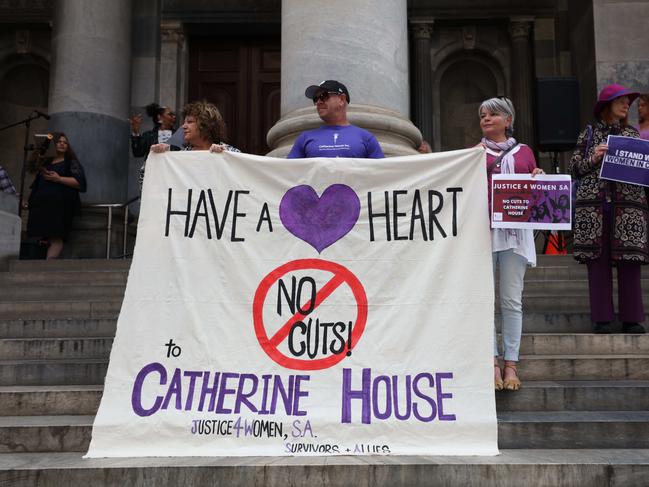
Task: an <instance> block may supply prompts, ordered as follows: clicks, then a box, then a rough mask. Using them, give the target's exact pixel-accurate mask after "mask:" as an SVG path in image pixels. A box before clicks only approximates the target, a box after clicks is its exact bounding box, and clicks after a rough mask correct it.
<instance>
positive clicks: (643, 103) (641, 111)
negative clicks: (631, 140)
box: [638, 93, 649, 140]
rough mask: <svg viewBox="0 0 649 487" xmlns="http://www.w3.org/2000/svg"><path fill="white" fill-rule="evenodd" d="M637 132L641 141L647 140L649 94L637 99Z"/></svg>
mask: <svg viewBox="0 0 649 487" xmlns="http://www.w3.org/2000/svg"><path fill="white" fill-rule="evenodd" d="M638 132H640V138H641V139H645V140H649V93H645V94H643V95H640V96H639V97H638Z"/></svg>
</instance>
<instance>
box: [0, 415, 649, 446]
mask: <svg viewBox="0 0 649 487" xmlns="http://www.w3.org/2000/svg"><path fill="white" fill-rule="evenodd" d="M93 420H94V416H92V415H84V416H81V415H71V416H67V415H62V416H0V453H18V452H70V451H79V452H81V451H86V450H87V448H88V445H89V444H90V437H91V431H92V423H93ZM498 445H499V448H507V449H510V448H521V449H525V448H563V449H572V448H642V449H646V448H647V447H648V445H649V412H647V411H604V412H601V411H596V412H592V411H551V412H538V411H534V412H501V413H498Z"/></svg>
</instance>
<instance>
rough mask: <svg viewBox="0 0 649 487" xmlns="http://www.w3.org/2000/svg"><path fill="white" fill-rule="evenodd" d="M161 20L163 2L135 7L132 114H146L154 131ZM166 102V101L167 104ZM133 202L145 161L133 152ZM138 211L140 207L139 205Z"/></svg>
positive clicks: (150, 0) (145, 126) (142, 1)
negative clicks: (151, 109)
mask: <svg viewBox="0 0 649 487" xmlns="http://www.w3.org/2000/svg"><path fill="white" fill-rule="evenodd" d="M160 19H161V0H139V1H137V2H135V3H134V4H133V28H132V35H131V39H132V42H131V112H132V113H140V114H142V116H143V118H144V120H143V123H142V128H141V131H142V132H143V131H145V130H149V128H151V125H152V124H151V119H150V118H148V117H147V115H146V106H147V105H148V104H149V103H152V102H158V103H159V99H158V95H159V91H160ZM163 103H164V102H163ZM129 155H130V156H129V157H130V164H129V177H128V196H129V199H130V198H131V197H133V196H136V195H138V194H139V193H140V187H139V184H138V176H139V172H140V166H142V159H141V158H135V157H133V154H132V153H131V152H130V151H129ZM135 207H136V208H139V205H137V204H135Z"/></svg>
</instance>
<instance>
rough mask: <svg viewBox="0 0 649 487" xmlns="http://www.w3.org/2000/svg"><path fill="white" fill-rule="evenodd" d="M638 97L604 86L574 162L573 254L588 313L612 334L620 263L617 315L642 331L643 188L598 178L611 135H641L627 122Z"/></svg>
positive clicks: (646, 217)
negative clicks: (582, 275) (580, 267)
mask: <svg viewBox="0 0 649 487" xmlns="http://www.w3.org/2000/svg"><path fill="white" fill-rule="evenodd" d="M637 97H638V93H635V92H632V91H630V90H628V89H626V88H625V87H623V86H620V85H617V84H613V85H608V86H606V87H605V88H604V89H603V90H602V91H601V92H600V94H599V98H598V100H597V103H596V104H595V109H594V114H595V119H596V122H595V124H594V125H592V126H590V125H589V126H588V127H587V128H586V130H584V131H583V132H582V133H581V134H580V135H579V138H578V139H577V147H576V149H575V151H574V153H573V155H572V159H571V161H570V167H571V172H572V174H573V177H575V178H577V179H578V180H579V188H578V190H577V199H576V202H575V221H574V224H573V236H574V245H573V254H574V257H575V259H577V260H578V261H580V262H585V263H586V265H587V266H588V289H589V297H590V313H591V319H592V321H593V331H594V332H595V333H611V322H612V321H613V319H614V311H613V283H612V280H613V266H614V265H615V266H617V280H618V303H619V309H618V312H619V320H620V321H621V322H622V331H623V332H624V333H644V332H645V329H644V327H643V326H642V325H641V324H640V322H642V321H644V307H643V304H642V288H641V281H640V265H641V264H646V263H647V262H649V241H648V235H647V222H648V221H649V211H648V208H647V197H646V195H645V188H644V187H642V186H637V185H634V184H626V183H620V182H615V181H608V180H604V179H600V178H599V172H600V168H601V166H602V160H603V158H604V154H606V151H607V150H608V146H607V145H606V142H607V138H608V136H609V135H620V136H624V137H639V134H638V131H637V130H636V129H634V128H633V127H631V126H630V125H629V124H628V122H627V116H628V114H629V106H630V104H631V103H632V102H633V100H635V99H636V98H637Z"/></svg>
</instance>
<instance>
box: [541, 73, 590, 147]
mask: <svg viewBox="0 0 649 487" xmlns="http://www.w3.org/2000/svg"><path fill="white" fill-rule="evenodd" d="M536 128H537V140H538V142H539V148H540V149H541V150H542V151H544V152H559V151H565V150H571V149H573V148H574V147H575V144H576V143H577V136H578V135H579V128H580V127H579V83H578V82H577V79H576V78H537V79H536Z"/></svg>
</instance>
